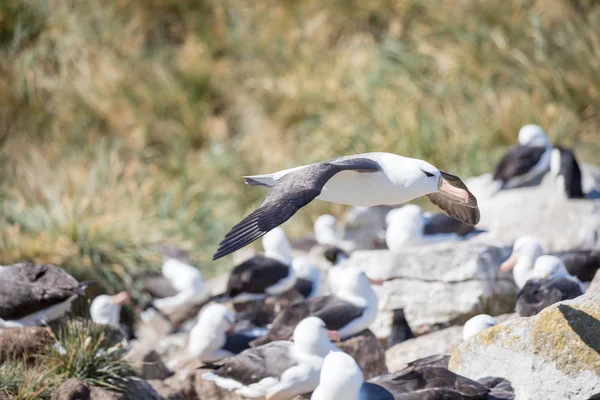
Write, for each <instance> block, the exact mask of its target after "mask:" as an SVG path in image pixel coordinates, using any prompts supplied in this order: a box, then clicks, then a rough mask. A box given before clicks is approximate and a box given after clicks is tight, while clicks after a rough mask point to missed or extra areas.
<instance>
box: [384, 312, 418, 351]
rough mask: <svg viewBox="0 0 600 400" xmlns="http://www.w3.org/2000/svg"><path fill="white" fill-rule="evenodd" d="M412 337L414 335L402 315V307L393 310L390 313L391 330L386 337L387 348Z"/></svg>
mask: <svg viewBox="0 0 600 400" xmlns="http://www.w3.org/2000/svg"><path fill="white" fill-rule="evenodd" d="M414 337H415V335H414V334H413V331H412V329H410V325H409V324H408V321H406V317H405V316H404V309H402V308H399V309H396V310H394V311H393V313H392V332H391V333H390V336H389V337H388V339H387V346H388V348H390V347H392V346H394V345H396V344H398V343H402V342H404V341H406V340H408V339H412V338H414Z"/></svg>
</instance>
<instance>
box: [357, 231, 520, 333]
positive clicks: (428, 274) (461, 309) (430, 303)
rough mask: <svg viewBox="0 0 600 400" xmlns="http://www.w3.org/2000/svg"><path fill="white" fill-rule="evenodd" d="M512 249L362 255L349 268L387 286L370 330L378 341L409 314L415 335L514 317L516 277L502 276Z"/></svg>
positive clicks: (453, 247)
mask: <svg viewBox="0 0 600 400" xmlns="http://www.w3.org/2000/svg"><path fill="white" fill-rule="evenodd" d="M511 251H512V250H511V248H510V247H505V246H496V245H495V244H491V243H484V242H473V241H470V240H467V241H458V242H441V243H435V244H429V245H425V246H418V247H411V248H407V249H402V250H399V251H396V252H392V251H389V250H371V251H357V252H355V253H353V254H352V255H351V257H350V260H349V263H350V265H354V266H358V267H360V268H362V269H363V270H364V271H365V272H366V273H367V275H368V276H369V278H372V279H383V280H385V281H386V282H385V283H384V284H383V285H382V286H375V287H374V289H375V291H376V292H377V294H378V296H379V310H380V312H379V315H378V317H377V320H376V321H375V323H374V324H373V325H372V326H371V327H370V329H371V330H373V332H374V333H375V335H377V337H379V338H385V337H388V336H389V335H390V332H391V323H392V314H393V310H395V309H404V314H405V316H406V320H407V321H408V324H409V325H410V327H411V329H412V330H413V332H415V334H417V335H418V334H420V333H423V332H427V331H428V330H430V329H429V328H428V327H431V326H436V325H437V327H438V328H439V327H445V326H448V325H454V324H458V323H463V322H465V321H466V320H467V319H469V318H470V317H472V316H474V315H476V314H480V313H485V314H490V315H498V314H502V313H506V312H512V311H513V310H514V306H515V298H516V294H517V287H516V285H515V283H514V280H513V277H512V274H510V273H503V272H500V271H499V268H498V267H499V265H500V264H501V263H502V261H504V260H505V259H506V258H507V257H508V256H509V255H510V253H511Z"/></svg>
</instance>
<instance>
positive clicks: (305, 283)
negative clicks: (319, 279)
mask: <svg viewBox="0 0 600 400" xmlns="http://www.w3.org/2000/svg"><path fill="white" fill-rule="evenodd" d="M294 288H296V290H297V291H298V292H300V294H301V295H302V297H304V298H307V297H308V296H310V294H311V292H312V290H313V282H312V281H311V280H310V279H304V278H297V279H296V284H295V285H294Z"/></svg>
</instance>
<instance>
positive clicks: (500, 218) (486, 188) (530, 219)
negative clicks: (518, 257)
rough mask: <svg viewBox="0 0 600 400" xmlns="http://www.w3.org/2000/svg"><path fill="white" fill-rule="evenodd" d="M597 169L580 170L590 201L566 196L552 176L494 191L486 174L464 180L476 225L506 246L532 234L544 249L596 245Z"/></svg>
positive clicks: (599, 234)
mask: <svg viewBox="0 0 600 400" xmlns="http://www.w3.org/2000/svg"><path fill="white" fill-rule="evenodd" d="M596 170H597V169H596V168H595V167H594V168H592V167H589V166H585V167H584V168H583V171H582V172H583V175H584V191H586V193H588V194H589V197H590V198H588V199H572V200H570V199H567V198H566V197H565V196H564V195H563V193H561V192H560V191H558V189H557V188H556V186H555V184H554V180H553V177H552V176H551V174H546V175H545V176H544V178H543V179H542V180H541V182H540V183H539V184H538V185H535V186H528V187H522V188H516V189H511V190H502V191H498V192H495V188H496V184H495V182H493V181H492V176H491V175H490V174H485V175H481V176H478V177H474V178H470V179H468V180H467V181H466V184H467V186H468V187H469V189H470V190H471V191H472V192H473V194H474V195H475V196H476V197H477V200H478V203H479V209H480V211H481V221H480V222H479V224H478V225H477V228H480V229H484V230H486V231H488V232H489V234H490V235H491V236H493V237H495V238H498V239H499V240H501V241H503V242H505V243H507V244H510V243H513V242H514V241H515V240H516V239H518V238H519V237H521V236H525V235H531V236H536V237H537V238H539V239H540V241H541V242H542V245H543V246H544V250H545V251H547V252H551V251H560V250H569V249H572V248H575V247H590V246H594V245H598V244H600V200H599V199H598V198H599V197H600V196H599V195H600V184H599V183H598V182H599V181H600V175H598V173H597V171H596ZM590 192H591V193H590ZM549 216H552V217H551V218H549Z"/></svg>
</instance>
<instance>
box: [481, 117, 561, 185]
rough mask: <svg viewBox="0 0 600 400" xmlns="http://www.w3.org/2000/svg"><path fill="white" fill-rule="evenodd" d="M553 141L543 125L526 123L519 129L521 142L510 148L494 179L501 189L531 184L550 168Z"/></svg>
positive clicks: (499, 164)
mask: <svg viewBox="0 0 600 400" xmlns="http://www.w3.org/2000/svg"><path fill="white" fill-rule="evenodd" d="M551 152H552V143H551V142H550V139H549V138H548V136H547V135H546V132H544V130H543V129H542V127H540V126H538V125H533V124H529V125H525V126H523V127H522V128H521V129H520V130H519V143H518V144H517V145H515V146H513V147H512V148H510V149H509V150H508V151H507V152H506V154H504V156H503V157H502V158H501V159H500V162H499V163H498V165H497V166H496V170H495V171H494V176H493V179H494V180H495V181H498V182H500V185H501V186H500V189H512V188H516V187H520V186H524V185H526V184H529V183H531V182H533V181H535V180H536V179H538V178H539V177H541V176H542V175H544V174H545V173H546V172H548V170H549V169H550V155H551Z"/></svg>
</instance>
